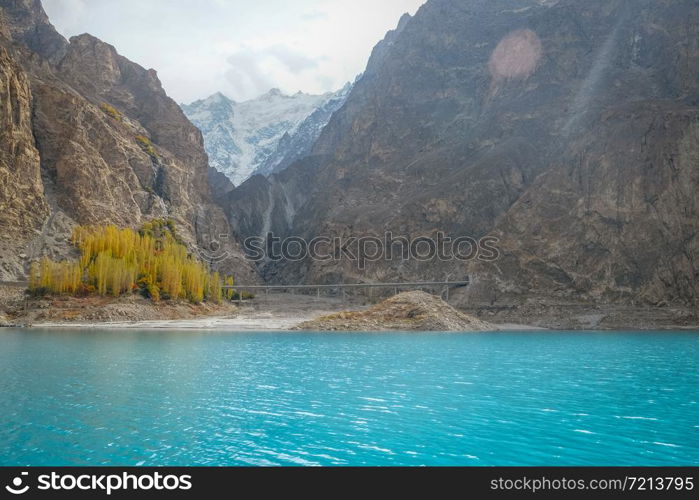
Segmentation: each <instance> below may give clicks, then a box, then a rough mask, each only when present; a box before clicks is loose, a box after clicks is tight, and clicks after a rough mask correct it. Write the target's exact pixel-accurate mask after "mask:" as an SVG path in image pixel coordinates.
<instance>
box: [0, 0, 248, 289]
mask: <svg viewBox="0 0 699 500" xmlns="http://www.w3.org/2000/svg"><path fill="white" fill-rule="evenodd" d="M0 13H2V16H1V17H2V20H1V22H2V24H3V25H4V27H3V28H2V29H0V33H2V34H4V35H5V37H4V38H2V40H0V46H2V47H4V49H3V50H4V51H5V54H3V55H6V56H7V57H4V58H3V60H2V70H3V71H2V73H0V74H2V75H3V76H2V78H3V82H1V83H2V84H3V87H4V88H7V85H8V84H9V85H10V89H13V88H15V89H17V90H15V91H12V90H11V96H10V99H9V105H8V106H6V107H5V108H4V109H3V110H2V112H3V115H2V119H3V120H11V121H12V122H13V123H14V125H13V127H14V128H15V129H16V132H14V133H13V134H12V135H13V137H12V140H11V141H7V140H4V141H2V142H1V143H0V147H2V156H6V157H9V158H14V160H15V161H14V162H9V165H10V168H11V169H12V168H14V169H15V170H16V171H18V172H22V179H23V180H24V185H23V184H22V183H19V182H13V183H11V185H12V189H14V190H15V192H13V193H10V195H4V197H5V199H6V200H8V201H5V203H7V202H10V203H14V207H15V208H16V209H15V211H14V212H13V213H14V214H16V215H15V216H14V217H12V220H7V219H5V220H2V226H3V249H2V255H1V256H0V258H1V259H2V261H3V263H2V264H3V265H2V268H3V276H2V278H3V279H16V278H21V277H22V276H23V275H24V272H26V269H27V264H28V262H29V261H30V260H31V259H35V258H37V257H39V256H41V255H45V254H48V255H50V256H52V257H54V258H61V257H65V256H68V255H70V253H71V251H72V250H71V246H70V245H69V243H68V241H69V236H70V233H71V231H72V227H73V226H74V225H75V224H108V223H111V224H118V225H121V226H131V227H136V226H138V225H140V224H142V223H143V222H145V221H146V220H148V219H152V218H158V217H167V218H172V219H174V220H175V221H176V223H177V224H178V227H179V229H180V233H181V235H182V237H183V238H184V239H185V241H186V242H187V244H188V245H189V246H190V248H191V249H192V250H199V251H202V250H203V249H206V248H207V247H208V245H209V241H210V240H211V239H219V235H221V234H229V233H230V229H229V226H228V222H227V219H226V217H225V214H224V213H223V212H222V211H221V209H220V208H218V207H217V206H216V205H215V204H214V203H213V202H212V201H211V194H210V192H209V188H208V183H207V174H208V165H207V157H206V153H205V152H204V149H203V140H202V137H201V134H200V132H199V131H198V130H197V129H196V128H195V127H194V126H193V125H192V124H191V123H190V122H189V121H188V120H187V119H186V117H185V116H184V114H183V113H182V112H181V110H180V109H179V107H178V106H177V104H176V103H175V102H174V101H172V100H171V99H170V98H169V97H168V96H167V95H166V94H165V92H164V90H163V89H162V86H161V85H160V82H159V80H158V78H157V75H156V73H155V71H153V70H145V69H144V68H142V67H140V66H138V65H137V64H135V63H133V62H131V61H129V60H127V59H126V58H124V57H121V56H120V55H119V54H118V53H117V52H116V50H115V49H114V47H112V46H110V45H108V44H106V43H104V42H102V41H100V40H98V39H96V38H94V37H92V36H90V35H81V36H79V37H73V38H72V39H71V40H70V42H68V41H66V40H65V39H63V38H62V37H61V36H60V35H59V34H58V33H56V32H55V30H54V29H53V26H51V25H50V23H49V22H48V19H47V18H46V15H45V14H44V12H43V9H42V7H41V3H40V2H39V1H38V0H8V1H7V2H3V4H2V6H0ZM23 82H24V83H23ZM25 83H27V84H28V88H27V86H26V85H25ZM3 102H4V101H3ZM15 103H17V104H16V105H15ZM9 106H12V108H11V109H10V107H9ZM20 144H21V148H22V151H24V152H25V153H24V154H23V155H21V154H18V148H19V147H20ZM37 165H40V168H37ZM18 189H22V190H23V192H25V193H27V192H29V193H28V196H27V200H28V201H27V202H25V205H22V204H21V203H20V202H18V201H17V194H16V191H17V190H18ZM30 196H33V197H34V199H35V201H31V200H32V198H30ZM28 203H31V204H32V206H29V205H28ZM34 207H35V208H34ZM15 224H16V225H17V226H18V227H19V228H21V231H23V233H24V234H25V237H23V238H12V236H11V233H10V232H9V230H10V228H12V227H13V225H15ZM224 244H225V247H224V249H222V250H220V252H226V253H227V254H229V255H230V256H231V258H230V259H227V260H226V261H225V262H221V263H220V264H219V265H221V266H225V267H226V268H227V269H228V270H230V271H231V272H234V273H235V274H236V275H238V276H240V277H241V279H250V280H254V279H255V275H254V271H253V270H252V269H250V267H249V265H248V264H247V262H246V261H245V260H244V259H243V258H242V255H241V253H240V249H239V247H238V246H237V244H236V243H235V242H233V241H229V242H227V243H225V242H224ZM12 249H14V252H13V251H12ZM212 257H215V256H212Z"/></svg>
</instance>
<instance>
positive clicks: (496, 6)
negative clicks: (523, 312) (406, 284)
mask: <svg viewBox="0 0 699 500" xmlns="http://www.w3.org/2000/svg"><path fill="white" fill-rule="evenodd" d="M698 21H699V6H698V5H697V3H696V2H695V1H690V0H680V1H669V0H667V1H666V0H663V1H651V0H642V1H631V0H592V1H590V2H578V1H575V0H526V1H516V0H488V1H486V0H473V1H470V2H461V1H457V0H430V1H429V2H428V3H427V4H426V5H424V6H423V7H422V8H421V9H420V10H419V11H418V13H417V14H416V15H415V16H414V18H412V19H409V18H404V19H403V20H402V21H401V23H400V25H399V28H398V29H397V30H396V31H394V32H391V33H389V34H388V35H387V37H386V39H385V40H384V41H383V42H381V43H380V44H379V45H378V46H377V47H376V49H375V50H374V53H373V55H372V58H371V60H370V62H369V64H368V67H367V71H366V72H365V74H364V76H363V78H362V79H361V80H360V81H359V82H357V84H356V85H355V87H354V89H353V90H352V93H351V95H350V97H349V98H348V100H347V102H346V103H345V105H344V106H343V107H342V108H341V109H340V110H339V111H338V112H336V113H335V114H334V116H333V117H332V119H331V120H330V123H329V124H328V126H327V127H326V128H325V129H324V130H323V132H322V134H321V136H320V138H319V140H318V141H317V143H316V144H315V146H314V148H313V150H312V152H311V155H310V156H309V158H308V159H306V160H303V161H301V162H299V163H297V164H295V165H293V166H291V167H290V168H289V169H288V170H286V171H284V172H282V173H280V174H277V175H274V176H272V177H271V178H270V179H255V180H250V181H248V182H247V183H245V184H243V185H242V186H240V187H239V188H238V189H236V190H235V191H233V192H232V193H230V195H229V216H230V217H231V220H232V222H233V224H234V225H235V227H236V229H237V230H238V231H239V233H240V235H241V237H247V236H258V235H262V234H263V233H264V230H265V229H266V228H273V229H274V231H275V233H276V235H277V236H280V237H282V238H283V237H285V236H302V237H305V238H308V239H310V238H313V237H316V236H319V235H322V236H331V237H332V236H336V235H353V236H362V235H374V236H379V237H382V236H383V235H384V233H385V232H386V231H391V232H393V233H394V234H396V235H401V236H405V237H408V238H417V237H421V236H432V237H434V235H435V234H436V233H437V232H438V231H443V232H445V233H446V234H447V235H448V236H451V237H453V238H456V237H461V236H470V237H473V238H480V237H483V236H486V235H492V236H496V237H498V238H499V239H500V243H499V247H500V251H501V256H500V258H499V259H498V260H496V261H495V262H491V263H487V262H477V261H475V262H474V261H470V262H461V261H453V260H452V261H433V262H418V261H415V260H411V261H408V262H403V261H400V260H392V261H384V260H381V261H379V262H373V263H369V264H368V266H367V269H366V270H360V269H358V268H357V266H356V263H354V262H348V261H342V262H335V261H329V262H321V261H310V260H305V261H303V262H280V263H276V262H267V263H265V264H264V265H263V266H262V268H261V269H262V272H263V273H264V274H265V276H266V277H267V279H270V280H276V281H283V282H303V281H307V282H337V281H339V280H342V279H344V280H346V281H356V280H368V281H372V280H385V281H400V280H403V279H437V278H440V279H441V278H443V277H444V276H447V275H451V276H453V277H455V278H456V277H459V278H460V277H462V276H467V275H468V276H470V277H471V279H472V282H473V285H472V286H471V287H469V289H468V292H467V293H466V294H464V293H463V292H462V293H461V297H460V298H461V300H463V301H464V304H468V305H469V306H474V307H475V306H477V305H479V304H481V305H484V306H488V307H495V308H497V307H502V308H506V307H509V306H511V305H513V304H514V305H517V304H522V303H523V302H524V301H527V300H529V299H532V300H534V299H536V300H541V301H544V302H546V301H548V302H551V303H553V302H561V301H563V302H565V301H590V302H592V303H597V302H599V303H604V302H607V303H620V304H655V305H657V304H667V303H669V304H685V305H688V304H696V303H697V302H698V301H699V288H698V285H697V283H699V267H698V265H697V262H698V260H697V258H698V257H699V255H698V252H699V213H698V212H697V210H698V207H697V192H698V189H697V188H699V177H698V176H699V174H698V172H697V169H696V165H697V155H699V147H698V146H697V144H699V143H698V142H697V141H696V138H697V123H698V120H699V84H698V83H697V81H696V79H695V78H694V77H693V76H692V75H696V73H697V71H699V45H698V42H697V40H699V22H698ZM250 203H256V204H257V211H261V212H262V213H266V214H271V215H270V218H269V219H265V218H261V217H259V215H256V214H254V213H248V212H246V210H245V208H244V207H246V206H248V204H250Z"/></svg>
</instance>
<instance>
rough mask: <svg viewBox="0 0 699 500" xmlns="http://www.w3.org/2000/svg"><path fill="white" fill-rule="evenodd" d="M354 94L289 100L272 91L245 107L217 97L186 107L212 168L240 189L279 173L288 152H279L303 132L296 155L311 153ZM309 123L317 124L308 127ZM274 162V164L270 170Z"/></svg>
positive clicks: (301, 96)
mask: <svg viewBox="0 0 699 500" xmlns="http://www.w3.org/2000/svg"><path fill="white" fill-rule="evenodd" d="M349 88H351V84H348V85H347V86H345V87H344V88H343V89H342V90H340V91H338V92H335V93H333V92H330V93H327V94H323V95H311V94H305V93H303V92H297V93H296V94H294V95H285V94H284V93H283V92H282V91H281V90H279V89H277V88H273V89H271V90H270V91H269V92H267V93H266V94H263V95H262V96H260V97H258V98H256V99H252V100H249V101H244V102H235V101H233V100H231V99H229V98H228V97H226V96H225V95H223V94H222V93H220V92H217V93H215V94H213V95H211V96H209V97H208V98H206V99H202V100H199V101H196V102H193V103H191V104H188V105H182V109H183V111H184V112H185V114H186V115H187V117H188V118H189V119H190V120H191V121H192V123H194V125H196V126H197V127H198V128H199V129H200V130H201V131H202V134H203V135H204V144H205V147H206V151H207V152H208V154H209V163H210V165H211V166H212V167H214V168H216V169H217V170H218V171H220V172H223V173H224V174H226V175H227V176H228V178H229V179H231V181H233V183H234V184H236V185H240V184H242V183H243V182H244V181H245V180H246V179H247V178H248V177H250V176H251V175H253V174H255V173H257V172H260V173H267V172H268V171H269V172H271V171H278V167H279V165H281V164H286V161H287V160H289V159H290V158H289V154H290V153H289V151H286V150H285V151H282V152H280V151H278V150H279V148H280V147H282V146H283V144H286V145H288V143H289V140H290V138H293V137H295V135H296V133H297V131H299V130H300V128H301V127H302V126H303V129H304V130H303V138H301V137H299V138H297V140H296V141H295V146H294V150H296V151H298V152H299V154H300V153H303V152H308V151H310V148H311V146H312V145H313V143H314V142H315V140H316V139H317V138H318V136H319V135H320V132H321V131H322V129H323V128H324V127H325V125H327V123H328V121H329V120H330V116H331V115H332V113H333V112H334V111H335V110H336V109H338V108H339V107H340V106H341V105H342V103H344V99H345V98H346V97H347V94H348V92H349ZM321 109H322V110H323V111H322V112H321V113H317V112H318V111H319V110H321ZM307 120H311V121H312V122H313V123H312V124H308V123H306V122H307ZM291 156H292V157H293V156H294V155H293V154H291ZM272 157H274V158H275V160H274V161H273V162H272V163H273V165H272V166H270V158H272ZM282 159H284V160H283V161H282ZM296 159H298V158H297V157H294V158H292V160H296ZM287 166H288V165H287Z"/></svg>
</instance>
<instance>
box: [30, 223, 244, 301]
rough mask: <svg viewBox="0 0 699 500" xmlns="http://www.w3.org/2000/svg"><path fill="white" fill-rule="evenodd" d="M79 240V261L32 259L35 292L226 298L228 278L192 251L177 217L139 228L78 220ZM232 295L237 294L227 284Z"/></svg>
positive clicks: (75, 237) (76, 241) (75, 236)
mask: <svg viewBox="0 0 699 500" xmlns="http://www.w3.org/2000/svg"><path fill="white" fill-rule="evenodd" d="M72 241H73V244H74V245H75V246H76V247H78V249H79V250H80V258H79V260H78V261H76V262H69V261H63V262H53V261H51V260H50V259H48V258H43V259H41V261H40V262H38V263H36V262H35V263H32V265H31V267H30V273H29V274H30V276H29V290H30V291H31V292H33V293H54V294H76V293H90V292H93V293H96V294H98V295H112V296H115V297H117V296H120V295H123V294H126V293H131V292H135V291H139V292H140V293H142V294H143V295H144V296H146V297H149V298H150V299H152V300H153V301H158V300H161V299H163V298H164V299H173V300H177V299H186V300H189V301H191V302H194V303H199V302H202V301H204V300H207V301H211V302H216V303H218V302H220V301H221V300H222V297H223V296H224V294H223V292H222V289H221V286H222V284H223V283H226V284H231V285H232V283H233V278H232V277H230V276H229V277H225V278H222V277H221V276H220V275H219V274H218V273H210V272H209V270H208V269H207V268H206V266H205V265H204V264H202V263H201V262H199V261H198V260H197V259H196V258H195V257H194V256H193V255H191V254H189V252H188V251H187V247H186V246H185V245H184V244H183V243H182V242H181V241H180V239H179V237H178V236H177V232H176V229H175V224H174V222H173V221H172V220H163V219H157V220H154V221H150V222H148V223H146V224H144V225H143V227H142V228H141V229H140V230H139V231H134V230H133V229H130V228H126V229H121V228H118V227H116V226H112V225H110V226H78V227H76V228H75V231H74V232H73V238H72ZM225 296H226V298H229V299H230V298H232V291H230V290H227V291H226V294H225Z"/></svg>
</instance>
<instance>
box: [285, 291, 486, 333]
mask: <svg viewBox="0 0 699 500" xmlns="http://www.w3.org/2000/svg"><path fill="white" fill-rule="evenodd" d="M294 329H295V330H310V331H369V332H373V331H390V330H398V331H432V332H462V331H463V332H467V331H493V330H497V327H495V326H494V325H491V324H489V323H486V322H484V321H481V320H479V319H476V318H473V317H471V316H468V315H466V314H463V313H461V312H459V311H457V310H456V309H454V308H453V307H451V306H450V305H449V304H447V303H446V302H444V301H443V300H442V299H440V298H439V297H435V296H434V295H430V294H427V293H424V292H407V293H401V294H399V295H396V296H395V297H392V298H390V299H388V300H386V301H384V302H382V303H381V304H378V305H376V306H374V307H372V308H370V309H367V310H365V311H345V312H340V313H336V314H332V315H329V316H323V317H320V318H317V319H314V320H312V321H308V322H305V323H302V324H300V325H298V326H297V327H296V328H294Z"/></svg>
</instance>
